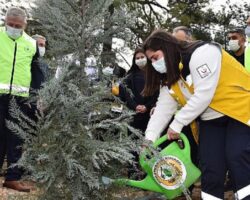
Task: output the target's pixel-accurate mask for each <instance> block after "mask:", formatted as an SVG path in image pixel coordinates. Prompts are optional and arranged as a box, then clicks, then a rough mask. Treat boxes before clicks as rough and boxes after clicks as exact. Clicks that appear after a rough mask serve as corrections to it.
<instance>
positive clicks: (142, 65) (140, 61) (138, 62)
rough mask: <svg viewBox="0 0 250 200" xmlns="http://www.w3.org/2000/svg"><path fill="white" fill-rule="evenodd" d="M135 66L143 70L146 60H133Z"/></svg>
mask: <svg viewBox="0 0 250 200" xmlns="http://www.w3.org/2000/svg"><path fill="white" fill-rule="evenodd" d="M135 64H136V65H137V66H138V67H139V68H140V69H143V68H144V67H145V65H146V64H147V58H146V57H144V58H140V59H136V60H135Z"/></svg>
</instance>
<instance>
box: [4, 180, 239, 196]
mask: <svg viewBox="0 0 250 200" xmlns="http://www.w3.org/2000/svg"><path fill="white" fill-rule="evenodd" d="M2 182H3V177H0V200H37V195H38V191H32V192H30V193H25V192H17V191H15V190H12V189H7V188H3V187H2ZM157 196H158V195H156V194H155V193H153V192H148V191H143V190H139V189H135V188H132V187H119V188H114V190H112V191H111V193H110V195H108V196H106V198H105V200H164V198H161V197H157ZM178 199H181V200H183V199H185V198H177V199H176V200H178ZM199 199H201V198H200V187H199V184H197V185H196V187H195V188H194V190H193V195H192V200H199ZM233 199H234V198H233V193H232V192H227V193H225V200H233Z"/></svg>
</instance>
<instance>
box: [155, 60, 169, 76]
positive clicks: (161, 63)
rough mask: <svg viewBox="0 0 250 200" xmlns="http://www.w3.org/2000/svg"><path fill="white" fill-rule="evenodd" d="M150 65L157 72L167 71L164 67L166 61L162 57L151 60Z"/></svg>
mask: <svg viewBox="0 0 250 200" xmlns="http://www.w3.org/2000/svg"><path fill="white" fill-rule="evenodd" d="M152 65H153V67H154V69H155V70H156V71H157V72H159V73H161V74H163V73H167V68H166V63H165V60H164V57H162V58H160V59H159V60H157V61H155V62H153V63H152Z"/></svg>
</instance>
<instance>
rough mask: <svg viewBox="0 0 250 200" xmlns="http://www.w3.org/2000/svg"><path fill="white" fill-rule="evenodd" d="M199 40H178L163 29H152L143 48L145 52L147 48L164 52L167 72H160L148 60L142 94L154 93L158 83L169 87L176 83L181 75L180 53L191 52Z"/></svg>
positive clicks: (157, 88)
mask: <svg viewBox="0 0 250 200" xmlns="http://www.w3.org/2000/svg"><path fill="white" fill-rule="evenodd" d="M200 42H201V41H194V42H185V41H180V42H179V41H178V40H177V39H176V38H175V37H173V36H172V34H170V33H167V32H166V31H164V30H156V31H154V32H153V33H152V34H151V35H150V36H149V37H148V38H147V39H146V40H145V42H144V43H143V49H144V51H145V52H146V51H147V50H152V51H158V50H161V51H162V52H163V54H164V59H165V64H166V67H167V73H166V74H160V73H159V72H157V71H156V70H154V68H153V66H152V63H151V62H149V64H148V67H147V68H146V72H145V87H144V90H143V95H145V96H150V95H152V94H154V92H156V91H157V90H159V88H160V85H167V86H168V87H169V88H170V87H171V86H172V85H173V84H174V83H176V82H177V81H178V80H179V79H180V77H181V72H180V69H179V63H180V61H181V54H186V53H190V52H192V49H193V48H195V47H196V46H197V45H199V44H200Z"/></svg>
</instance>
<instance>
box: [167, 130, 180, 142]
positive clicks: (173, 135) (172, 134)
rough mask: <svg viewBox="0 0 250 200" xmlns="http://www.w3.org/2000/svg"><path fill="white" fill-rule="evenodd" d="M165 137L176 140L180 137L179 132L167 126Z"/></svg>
mask: <svg viewBox="0 0 250 200" xmlns="http://www.w3.org/2000/svg"><path fill="white" fill-rule="evenodd" d="M167 137H168V139H169V140H177V139H179V138H180V133H177V132H175V131H174V130H173V129H171V128H168V131H167Z"/></svg>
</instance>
